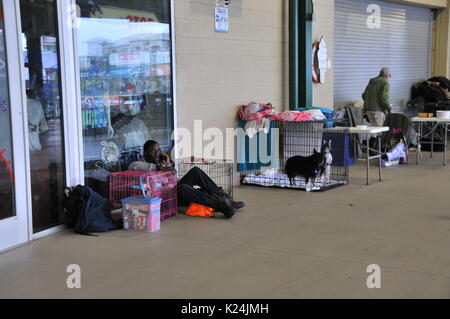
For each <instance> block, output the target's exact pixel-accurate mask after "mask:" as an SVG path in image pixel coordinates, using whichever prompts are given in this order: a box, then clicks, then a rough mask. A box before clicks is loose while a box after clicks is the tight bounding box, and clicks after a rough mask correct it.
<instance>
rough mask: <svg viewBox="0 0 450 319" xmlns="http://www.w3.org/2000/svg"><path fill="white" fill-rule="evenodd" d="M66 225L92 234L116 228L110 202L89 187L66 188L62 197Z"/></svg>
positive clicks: (82, 232) (81, 232) (80, 232)
mask: <svg viewBox="0 0 450 319" xmlns="http://www.w3.org/2000/svg"><path fill="white" fill-rule="evenodd" d="M63 204H64V211H65V217H66V225H67V227H69V228H73V230H74V232H75V233H77V234H83V235H92V234H90V233H91V232H107V231H110V230H114V229H118V227H117V225H115V224H114V222H113V220H112V216H111V203H110V202H109V200H107V199H105V198H103V197H101V196H100V195H99V194H97V193H96V192H94V191H93V190H92V189H90V188H89V187H85V186H82V185H78V186H76V187H73V188H66V190H65V197H64V201H63Z"/></svg>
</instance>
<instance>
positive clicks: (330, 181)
mask: <svg viewBox="0 0 450 319" xmlns="http://www.w3.org/2000/svg"><path fill="white" fill-rule="evenodd" d="M348 126H349V125H348V121H346V120H323V121H307V122H282V121H273V122H272V123H271V130H270V131H269V134H267V135H268V136H266V137H265V139H266V140H267V144H269V145H268V146H267V147H266V148H267V149H268V150H269V151H270V152H268V154H269V153H270V154H269V156H268V157H269V158H270V161H269V162H268V163H267V161H266V162H265V163H264V162H259V161H260V159H261V158H260V155H258V156H256V158H257V161H256V163H255V161H254V160H253V162H252V161H249V159H250V158H251V157H252V156H251V153H252V152H253V153H254V152H255V151H258V152H259V151H260V148H261V145H263V144H264V142H263V143H261V141H255V140H254V141H253V143H256V144H257V146H256V147H255V146H254V145H253V147H252V146H250V144H251V143H252V142H251V140H250V139H249V137H248V136H246V137H245V148H246V152H245V155H246V156H245V162H244V163H243V162H242V156H241V158H240V159H239V160H238V162H239V163H238V170H239V171H240V179H241V184H244V185H258V186H266V187H282V188H290V189H302V190H307V191H326V190H329V189H332V188H335V187H338V186H342V185H347V184H348V182H349V177H348V175H349V166H350V165H351V164H353V163H354V159H353V157H352V155H351V149H352V147H351V139H350V134H349V130H348ZM274 129H278V131H277V132H278V133H276V130H274ZM327 129H328V130H329V131H330V132H327ZM261 134H264V133H263V132H260V133H259V134H258V137H253V138H252V139H260V137H261ZM325 143H326V144H330V148H329V149H330V154H331V158H330V156H329V155H327V156H325V154H326V153H324V144H325ZM241 148H243V147H242V145H241ZM250 149H251V150H252V151H250ZM315 152H317V153H320V154H316V155H314V153H315ZM254 157H255V156H254ZM299 157H300V158H299ZM325 157H326V158H325ZM289 159H291V160H290V164H289V166H288V167H286V163H287V162H288V160H289ZM321 160H322V162H320V163H318V162H319V161H321ZM327 163H328V165H329V168H328V170H327V169H326V166H327ZM286 168H288V171H286ZM292 168H294V170H295V171H296V173H295V174H294V175H295V178H294V179H293V180H292V181H293V183H291V179H290V178H289V176H288V175H291V177H292V175H293V174H292V173H290V172H289V171H291V172H292ZM307 172H310V173H307ZM306 175H313V176H315V177H313V178H311V179H310V181H309V182H308V183H306V180H305V176H306Z"/></svg>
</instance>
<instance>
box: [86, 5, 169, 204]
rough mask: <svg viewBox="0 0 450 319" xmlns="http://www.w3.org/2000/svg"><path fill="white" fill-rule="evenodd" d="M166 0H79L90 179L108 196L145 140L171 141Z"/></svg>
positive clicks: (90, 184) (95, 186) (88, 180)
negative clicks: (114, 178)
mask: <svg viewBox="0 0 450 319" xmlns="http://www.w3.org/2000/svg"><path fill="white" fill-rule="evenodd" d="M169 2H170V1H169V0H158V1H138V0H134V1H130V0H126V1H125V0H97V1H95V2H91V3H87V2H86V1H77V4H78V12H79V13H80V16H81V18H80V24H79V25H80V28H79V29H77V35H78V54H79V65H80V81H81V107H82V119H83V137H84V160H85V176H86V185H88V186H90V187H92V188H93V189H94V190H96V191H97V192H99V193H101V194H102V195H104V196H107V191H108V190H107V176H108V175H109V172H111V171H118V170H123V169H127V165H128V163H129V162H131V161H134V160H136V157H137V154H138V153H139V152H140V151H141V148H142V146H143V145H144V143H145V142H146V141H147V140H149V139H154V140H157V141H158V142H159V143H160V144H161V146H162V147H163V148H166V149H167V148H168V147H170V143H171V140H170V138H171V133H172V128H173V124H172V123H173V120H172V65H171V41H170V36H171V34H170V7H169Z"/></svg>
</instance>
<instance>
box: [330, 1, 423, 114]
mask: <svg viewBox="0 0 450 319" xmlns="http://www.w3.org/2000/svg"><path fill="white" fill-rule="evenodd" d="M373 4H376V5H378V6H379V7H380V9H381V11H380V13H381V15H380V16H381V19H380V20H379V21H380V25H379V26H380V28H373V27H374V24H373V21H374V20H373V19H369V21H370V22H371V23H370V26H371V27H372V28H369V26H368V22H367V21H368V18H369V17H370V16H371V15H372V12H373V11H370V12H369V13H368V8H371V7H369V6H370V5H373ZM334 32H335V33H334V36H335V38H334V39H335V40H334V60H335V61H334V82H335V89H334V101H335V102H334V104H335V105H340V104H343V103H346V102H349V101H356V100H361V99H362V97H361V94H362V93H363V92H364V89H365V87H366V85H367V83H368V81H369V79H370V78H372V77H375V76H377V75H378V72H379V70H380V69H381V67H383V66H387V67H390V68H391V72H392V78H391V80H390V83H391V91H390V98H391V103H392V105H393V110H394V111H395V112H401V111H402V110H404V107H405V106H406V103H407V101H408V100H409V98H410V91H411V84H412V83H414V82H416V81H420V80H425V79H427V78H428V77H429V76H430V70H431V45H432V12H431V10H430V9H426V8H421V7H415V6H409V5H403V4H397V3H391V2H385V1H377V0H335V22H334Z"/></svg>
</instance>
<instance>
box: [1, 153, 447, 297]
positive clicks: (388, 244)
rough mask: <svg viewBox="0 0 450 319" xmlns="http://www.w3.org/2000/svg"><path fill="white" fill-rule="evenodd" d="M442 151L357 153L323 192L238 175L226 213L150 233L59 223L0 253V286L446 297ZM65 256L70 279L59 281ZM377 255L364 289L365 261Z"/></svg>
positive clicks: (88, 293)
mask: <svg viewBox="0 0 450 319" xmlns="http://www.w3.org/2000/svg"><path fill="white" fill-rule="evenodd" d="M441 155H442V153H438V154H437V157H436V158H434V159H430V158H429V157H428V154H426V155H425V163H424V164H423V165H419V166H416V165H415V164H413V163H411V164H410V165H407V166H397V167H390V168H385V169H384V170H383V172H384V178H385V179H384V181H383V182H382V183H378V182H375V181H376V171H375V167H373V169H372V174H371V175H372V181H373V182H374V183H373V184H372V185H370V186H365V170H364V166H362V164H358V165H356V166H352V167H351V169H350V175H351V184H350V185H348V186H344V187H340V188H337V189H334V190H331V191H328V192H325V193H306V192H302V191H292V190H282V189H272V188H259V187H251V186H244V187H238V188H236V189H235V191H236V197H237V198H239V199H245V201H246V203H247V207H246V208H244V209H243V210H241V211H239V212H238V213H237V215H236V216H235V217H234V218H233V219H231V220H225V219H223V218H222V217H219V218H215V219H201V218H191V217H187V216H183V215H179V216H177V217H175V218H171V219H169V220H167V221H165V222H164V223H162V228H161V230H160V231H158V232H156V233H151V234H148V233H132V232H125V231H114V232H110V233H105V234H101V235H100V237H87V236H79V235H74V234H73V233H71V232H70V231H65V232H61V233H58V234H55V235H52V236H49V237H46V238H43V239H40V240H37V241H35V242H32V243H30V244H27V245H26V246H23V247H20V248H17V249H14V250H11V251H8V252H6V253H3V254H0V298H450V253H449V250H450V248H449V243H450V192H449V189H450V181H449V169H450V168H449V167H443V166H442V165H441ZM68 264H79V265H80V267H81V289H68V288H67V286H66V279H67V276H68V275H69V274H68V273H66V267H67V265H68ZM369 264H378V265H380V267H381V288H380V289H372V290H371V289H368V288H367V286H366V279H367V276H368V275H369V274H368V273H367V272H366V268H367V266H368V265H369Z"/></svg>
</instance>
